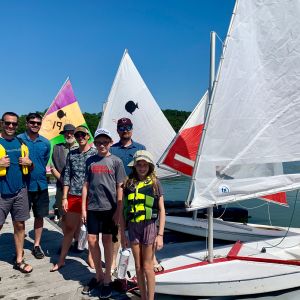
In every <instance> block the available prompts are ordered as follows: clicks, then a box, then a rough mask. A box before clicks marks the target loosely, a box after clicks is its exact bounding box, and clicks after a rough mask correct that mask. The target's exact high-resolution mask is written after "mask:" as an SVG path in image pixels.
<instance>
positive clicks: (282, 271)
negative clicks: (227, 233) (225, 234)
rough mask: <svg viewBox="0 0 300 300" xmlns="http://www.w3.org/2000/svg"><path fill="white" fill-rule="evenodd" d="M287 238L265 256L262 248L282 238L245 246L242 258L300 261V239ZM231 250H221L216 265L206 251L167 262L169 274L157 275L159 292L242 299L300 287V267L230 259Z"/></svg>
mask: <svg viewBox="0 0 300 300" xmlns="http://www.w3.org/2000/svg"><path fill="white" fill-rule="evenodd" d="M287 239H288V240H287V241H286V242H285V243H284V244H285V245H280V247H279V248H270V249H268V248H267V251H266V253H261V252H260V250H261V248H262V247H267V246H270V245H273V244H274V245H275V244H276V243H278V242H279V241H280V239H276V240H269V241H267V242H259V243H248V244H245V245H244V246H243V247H242V249H241V250H240V253H239V255H243V256H247V257H251V258H253V257H254V258H263V259H271V260H274V259H287V260H289V259H293V260H299V258H300V247H299V242H300V239H299V238H298V237H289V238H287ZM288 243H289V245H290V247H289V245H287V244H288ZM283 246H284V247H288V248H287V250H283ZM230 249H231V246H229V247H228V246H226V247H221V248H217V249H216V251H215V256H217V257H218V258H216V259H215V262H214V263H212V264H206V262H205V260H204V258H205V255H206V252H205V251H201V252H195V253H189V254H185V255H181V256H178V257H174V258H171V259H168V260H165V261H163V265H164V268H165V272H164V273H161V274H158V275H157V276H156V292H157V293H161V294H169V295H182V296H204V297H207V296H210V297H213V296H241V295H250V294H260V293H268V292H273V291H280V290H285V289H290V288H295V287H299V286H300V266H298V265H288V264H277V263H270V262H254V261H243V260H227V259H226V258H224V257H226V254H227V253H228V252H229V251H230ZM220 257H221V258H220ZM201 258H202V259H201ZM201 264H202V265H201Z"/></svg>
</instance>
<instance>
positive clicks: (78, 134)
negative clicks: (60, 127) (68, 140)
mask: <svg viewBox="0 0 300 300" xmlns="http://www.w3.org/2000/svg"><path fill="white" fill-rule="evenodd" d="M74 136H75V138H76V139H78V138H85V137H86V133H85V132H76V133H75V134H74Z"/></svg>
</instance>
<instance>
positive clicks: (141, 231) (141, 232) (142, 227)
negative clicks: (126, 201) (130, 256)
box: [128, 220, 157, 245]
mask: <svg viewBox="0 0 300 300" xmlns="http://www.w3.org/2000/svg"><path fill="white" fill-rule="evenodd" d="M128 235H129V241H130V242H131V243H133V244H143V245H151V244H153V243H154V242H155V238H156V236H157V227H156V221H155V220H147V221H141V222H128Z"/></svg>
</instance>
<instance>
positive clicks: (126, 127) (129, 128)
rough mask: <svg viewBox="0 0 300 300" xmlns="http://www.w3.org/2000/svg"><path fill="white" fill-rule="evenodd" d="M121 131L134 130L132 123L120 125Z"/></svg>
mask: <svg viewBox="0 0 300 300" xmlns="http://www.w3.org/2000/svg"><path fill="white" fill-rule="evenodd" d="M117 129H118V130H119V131H130V130H132V125H125V126H118V128H117Z"/></svg>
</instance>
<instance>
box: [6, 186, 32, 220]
mask: <svg viewBox="0 0 300 300" xmlns="http://www.w3.org/2000/svg"><path fill="white" fill-rule="evenodd" d="M9 213H10V214H11V218H12V220H13V221H19V222H23V221H26V220H28V219H29V217H30V215H29V207H28V197H27V189H26V188H23V189H21V190H20V191H19V192H18V193H16V194H15V195H11V196H9V197H4V196H3V197H1V196H0V225H3V224H4V223H5V220H6V218H7V216H8V214H9Z"/></svg>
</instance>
